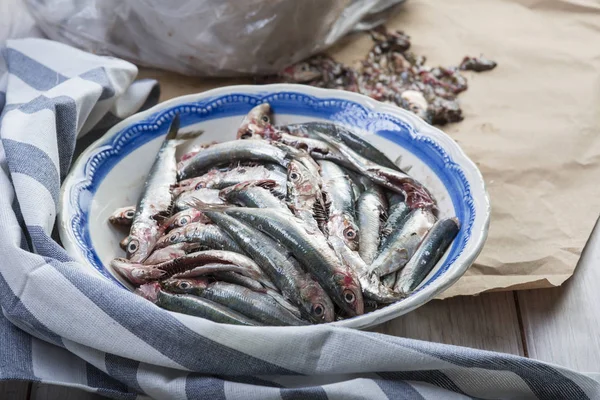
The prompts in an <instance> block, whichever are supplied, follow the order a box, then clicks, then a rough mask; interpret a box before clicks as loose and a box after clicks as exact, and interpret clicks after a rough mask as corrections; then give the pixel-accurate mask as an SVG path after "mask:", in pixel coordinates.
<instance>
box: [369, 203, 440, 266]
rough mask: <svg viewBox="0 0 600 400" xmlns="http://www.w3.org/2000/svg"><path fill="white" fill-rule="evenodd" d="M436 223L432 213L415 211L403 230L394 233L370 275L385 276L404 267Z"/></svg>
mask: <svg viewBox="0 0 600 400" xmlns="http://www.w3.org/2000/svg"><path fill="white" fill-rule="evenodd" d="M434 223H435V216H434V215H433V214H432V213H431V212H430V211H427V210H424V209H421V208H418V209H416V210H413V211H412V212H411V213H410V214H409V215H408V217H407V219H406V221H405V223H404V224H403V226H402V228H401V229H398V230H395V231H394V232H392V234H391V235H390V238H389V240H388V241H387V242H386V245H385V247H384V248H382V250H381V253H379V255H378V256H377V258H376V259H375V261H373V263H372V264H371V267H370V268H369V273H372V274H374V275H375V276H384V275H387V274H391V273H392V272H395V271H398V270H399V269H401V268H402V267H404V265H405V264H406V263H407V262H408V260H410V258H411V257H412V255H413V254H414V252H415V250H416V249H417V246H419V243H421V240H423V238H424V237H425V235H426V234H427V232H428V231H429V229H431V227H432V226H433V224H434Z"/></svg>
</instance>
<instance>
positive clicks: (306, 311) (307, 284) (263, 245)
mask: <svg viewBox="0 0 600 400" xmlns="http://www.w3.org/2000/svg"><path fill="white" fill-rule="evenodd" d="M206 214H207V215H208V216H209V217H210V218H212V220H213V221H214V223H215V224H217V225H219V226H220V227H221V229H223V230H224V231H226V232H227V233H228V234H229V235H230V236H231V237H232V238H233V239H234V240H236V241H237V242H238V244H239V245H240V246H241V247H242V248H243V249H244V251H245V252H246V253H247V254H248V255H249V256H250V257H251V258H252V259H253V260H254V261H255V262H256V263H257V264H258V265H259V266H260V267H261V268H262V270H263V271H265V273H266V274H267V275H268V276H269V278H271V280H272V281H273V283H274V284H275V286H277V288H278V289H279V290H280V291H281V293H282V294H283V295H284V296H285V297H286V298H288V299H289V300H290V301H291V302H292V303H294V304H295V305H297V306H298V307H299V308H300V311H301V313H302V315H303V316H304V318H307V319H309V320H311V321H314V322H317V323H320V322H332V321H333V317H334V309H333V303H332V302H331V299H330V298H329V297H328V296H327V294H326V293H325V291H324V290H323V288H322V287H321V285H319V283H317V282H316V281H315V280H314V279H313V278H312V277H311V276H310V274H308V273H306V272H304V271H303V269H302V267H301V266H300V264H299V263H298V261H297V260H296V259H295V258H294V257H293V256H292V254H291V253H290V251H289V250H288V249H287V248H286V247H284V246H283V245H281V244H279V243H278V242H277V241H275V240H273V239H271V238H270V237H269V236H267V235H265V234H264V233H262V232H260V231H259V230H256V229H254V228H251V227H250V226H248V225H246V224H244V223H243V222H240V221H238V220H237V219H235V218H233V217H231V216H229V215H226V214H225V213H222V212H218V211H206Z"/></svg>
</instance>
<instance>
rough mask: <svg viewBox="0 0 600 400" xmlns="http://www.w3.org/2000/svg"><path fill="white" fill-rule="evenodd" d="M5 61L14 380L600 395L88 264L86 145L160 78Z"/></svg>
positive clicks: (167, 390) (248, 390)
mask: <svg viewBox="0 0 600 400" xmlns="http://www.w3.org/2000/svg"><path fill="white" fill-rule="evenodd" d="M2 55H3V57H4V62H5V68H6V73H4V74H3V76H2V77H1V78H0V83H1V85H2V86H0V110H2V114H1V116H0V118H1V119H0V137H1V139H2V141H1V146H0V166H1V168H0V226H1V227H2V228H1V229H0V255H1V256H0V306H1V307H2V314H3V315H0V379H25V380H31V381H43V382H47V383H53V384H59V385H69V386H75V387H80V388H84V389H87V390H90V391H97V392H99V393H101V394H103V395H105V396H108V397H113V398H117V399H134V398H145V396H149V397H151V398H156V399H227V400H234V399H244V400H248V399H282V400H287V399H373V400H378V399H467V398H473V397H475V398H483V399H492V398H493V399H498V398H510V399H516V398H519V399H529V398H531V399H597V398H600V385H599V384H598V382H596V381H595V380H593V379H592V378H590V377H587V376H585V375H583V374H579V373H576V372H573V371H570V370H568V369H565V368H560V367H557V366H553V365H549V364H545V363H542V362H538V361H533V360H529V359H526V358H520V357H515V356H512V355H504V354H497V353H491V352H484V351H478V350H472V349H468V348H460V347H453V346H446V345H440V344H434V343H427V342H421V341H416V340H409V339H403V338H398V337H391V336H385V335H381V334H376V333H368V332H362V331H355V330H350V329H344V328H333V327H328V326H311V327H298V328H269V329H263V328H253V327H238V326H229V325H221V324H215V323H212V322H210V321H206V320H203V319H200V318H195V317H190V316H186V315H177V316H175V315H173V314H170V313H168V312H166V311H164V310H162V309H160V308H158V307H156V306H155V305H153V304H151V303H150V302H148V301H146V300H144V299H142V298H140V297H138V296H136V295H134V294H132V293H130V292H128V291H125V290H123V289H121V288H119V287H117V286H116V285H113V284H112V283H109V282H107V281H105V280H104V279H102V278H101V277H99V276H97V275H95V273H94V272H92V271H91V270H90V269H87V268H82V267H81V266H80V265H79V264H77V263H76V262H74V261H73V260H72V259H71V258H70V257H69V256H68V255H67V254H66V252H65V251H64V250H63V249H62V248H61V247H60V246H59V245H58V244H57V243H56V242H55V241H54V240H53V239H52V231H53V227H54V223H55V216H56V210H57V199H58V194H59V187H60V183H61V180H62V179H63V178H64V177H65V175H66V174H67V172H68V170H69V166H70V164H71V161H72V157H73V153H74V151H75V146H76V139H77V138H78V137H80V136H82V135H83V134H85V133H87V132H90V131H92V130H94V129H96V131H98V130H99V129H106V128H107V127H108V126H109V125H111V124H114V123H115V122H117V121H119V120H120V119H122V118H125V117H126V116H128V115H130V114H132V113H134V112H136V111H137V110H138V109H140V108H141V107H143V106H148V105H149V104H151V103H153V102H156V101H157V97H158V96H157V93H158V91H157V87H156V83H155V82H153V81H139V82H134V79H135V76H136V73H137V70H136V68H135V67H134V66H133V65H131V64H129V63H127V62H124V61H122V60H118V59H114V58H107V57H98V56H95V55H91V54H87V53H84V52H81V51H79V50H76V49H73V48H70V47H68V46H65V45H62V44H58V43H55V42H51V41H47V40H43V39H21V40H13V41H9V42H8V43H7V45H6V48H4V49H3V51H2ZM0 68H3V67H2V64H1V63H0ZM0 72H2V71H0ZM83 140H85V137H84V139H83Z"/></svg>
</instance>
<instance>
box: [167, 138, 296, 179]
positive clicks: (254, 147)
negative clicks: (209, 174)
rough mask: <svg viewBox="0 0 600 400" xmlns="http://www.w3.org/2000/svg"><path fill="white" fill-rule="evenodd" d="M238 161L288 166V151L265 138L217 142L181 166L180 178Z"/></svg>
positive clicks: (190, 176) (192, 176) (200, 173)
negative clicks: (273, 144)
mask: <svg viewBox="0 0 600 400" xmlns="http://www.w3.org/2000/svg"><path fill="white" fill-rule="evenodd" d="M238 161H261V162H271V163H277V164H280V165H282V166H284V167H287V165H288V163H289V156H288V152H286V151H284V150H283V149H281V148H278V147H276V146H272V145H270V144H269V143H267V142H266V141H264V140H234V141H229V142H223V143H219V144H215V145H214V146H211V147H209V148H208V149H205V150H203V151H201V152H199V153H198V154H196V155H195V156H193V157H192V158H190V159H189V160H187V161H185V162H184V165H183V166H182V167H181V168H179V171H178V178H179V180H184V179H189V178H194V177H196V176H200V175H202V174H204V173H205V172H206V171H207V170H209V169H210V168H214V167H215V166H217V165H223V164H229V163H232V162H238Z"/></svg>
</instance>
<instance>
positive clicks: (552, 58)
mask: <svg viewBox="0 0 600 400" xmlns="http://www.w3.org/2000/svg"><path fill="white" fill-rule="evenodd" d="M386 25H387V26H388V28H390V29H402V30H404V31H405V32H406V33H408V34H409V35H410V36H411V37H412V46H413V47H412V49H413V51H415V52H416V53H417V54H422V55H425V56H427V58H428V64H429V65H432V66H433V65H456V64H458V63H459V62H460V61H461V59H462V57H463V56H465V55H472V56H477V55H479V54H481V53H483V54H484V55H485V56H487V57H489V58H491V59H493V60H495V61H497V62H498V67H497V68H496V69H494V70H493V71H490V72H484V73H480V74H477V73H471V72H466V73H465V74H466V75H467V77H468V80H469V89H468V90H467V91H466V92H465V93H463V94H461V96H460V102H461V104H462V106H463V109H464V115H465V120H464V121H462V122H460V123H457V124H453V125H447V126H445V127H442V129H443V130H444V131H445V132H446V133H448V134H449V135H450V136H451V137H453V138H454V139H455V140H456V141H457V142H458V143H459V144H460V146H461V147H462V148H463V149H464V150H465V152H466V153H467V154H468V155H469V156H470V157H471V159H473V161H475V163H476V164H477V165H478V166H479V168H480V169H481V172H482V174H483V176H484V179H485V182H486V184H487V188H488V192H489V195H490V199H491V204H492V217H491V225H490V231H489V237H488V239H487V242H486V244H485V247H484V249H483V251H482V253H481V255H480V256H479V258H478V259H477V260H476V262H475V264H474V265H473V266H472V267H471V268H470V269H469V270H468V271H467V272H466V273H465V275H464V276H463V277H462V278H461V279H460V280H459V281H458V282H457V283H456V284H455V285H453V286H452V287H451V288H449V289H448V290H447V291H446V292H444V293H442V295H441V296H440V298H445V297H452V296H456V295H474V294H478V293H481V292H485V291H490V290H502V289H531V288H542V287H550V286H557V285H560V284H562V283H563V282H564V281H565V280H566V279H567V278H569V277H570V276H571V275H572V274H573V271H574V269H575V266H576V264H577V261H578V259H579V256H580V254H581V251H582V249H583V246H584V244H585V242H586V240H587V238H588V237H589V235H590V233H591V231H592V228H593V226H594V223H595V221H596V219H597V217H598V211H599V209H600V207H599V205H600V185H599V184H598V177H600V46H598V45H596V44H597V43H600V4H598V3H597V2H595V1H593V0H572V1H567V0H563V1H558V0H488V1H485V2H482V1H472V0H455V1H452V2H440V1H435V0H410V1H408V2H406V3H405V4H404V6H403V7H401V10H400V12H399V13H398V14H397V15H396V16H394V17H393V18H392V19H391V20H390V21H389V22H388V23H387V24H386ZM371 45H372V42H371V40H370V39H369V37H368V36H367V35H364V34H358V35H353V36H352V37H349V38H346V39H345V40H343V41H342V42H341V43H340V44H339V45H337V46H336V47H335V48H334V49H332V50H331V54H332V55H333V56H334V57H336V58H337V59H339V60H341V61H343V62H347V63H350V62H352V61H353V60H357V59H360V58H362V57H364V55H365V54H366V53H367V52H368V50H369V48H370V46H371ZM142 76H144V77H153V78H157V79H159V81H160V82H161V85H162V99H161V100H166V99H169V98H172V97H175V96H180V95H184V94H189V93H197V92H200V91H203V90H207V89H211V88H214V87H218V86H223V85H230V84H237V83H251V82H250V81H248V80H201V79H193V78H183V77H181V76H178V75H175V74H169V73H163V72H158V71H153V70H144V71H142Z"/></svg>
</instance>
